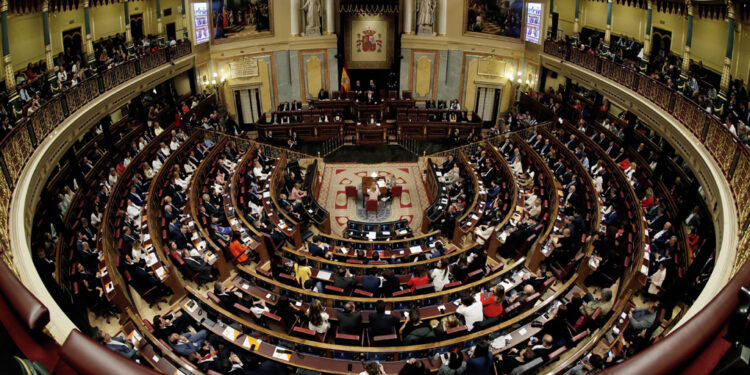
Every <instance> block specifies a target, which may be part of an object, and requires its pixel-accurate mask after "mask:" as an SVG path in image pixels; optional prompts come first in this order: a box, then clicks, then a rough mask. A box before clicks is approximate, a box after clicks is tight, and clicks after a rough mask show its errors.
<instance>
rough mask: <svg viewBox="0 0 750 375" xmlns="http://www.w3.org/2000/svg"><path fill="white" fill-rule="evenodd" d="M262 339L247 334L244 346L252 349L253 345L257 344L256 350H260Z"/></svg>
mask: <svg viewBox="0 0 750 375" xmlns="http://www.w3.org/2000/svg"><path fill="white" fill-rule="evenodd" d="M260 343H261V340H259V339H256V338H255V337H252V336H245V341H244V342H243V343H242V346H244V347H246V348H248V349H250V348H251V347H253V346H255V350H258V349H259V348H260Z"/></svg>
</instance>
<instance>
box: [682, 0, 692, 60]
mask: <svg viewBox="0 0 750 375" xmlns="http://www.w3.org/2000/svg"><path fill="white" fill-rule="evenodd" d="M685 5H686V6H687V33H686V35H685V52H684V53H683V54H682V73H683V74H685V73H687V72H688V71H689V70H690V47H691V45H692V44H693V2H692V1H690V0H686V1H685Z"/></svg>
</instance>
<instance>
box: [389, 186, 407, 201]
mask: <svg viewBox="0 0 750 375" xmlns="http://www.w3.org/2000/svg"><path fill="white" fill-rule="evenodd" d="M403 190H404V187H403V186H401V185H394V186H393V188H391V196H392V197H393V199H396V197H399V198H401V192H402V191H403Z"/></svg>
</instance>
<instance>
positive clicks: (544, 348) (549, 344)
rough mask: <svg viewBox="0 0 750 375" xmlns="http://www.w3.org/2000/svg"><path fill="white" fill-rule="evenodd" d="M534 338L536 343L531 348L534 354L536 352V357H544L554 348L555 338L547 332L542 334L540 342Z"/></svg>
mask: <svg viewBox="0 0 750 375" xmlns="http://www.w3.org/2000/svg"><path fill="white" fill-rule="evenodd" d="M534 339H535V340H534V342H535V343H536V345H534V346H532V347H531V350H532V351H533V352H534V354H536V356H537V357H546V356H548V355H549V354H550V353H552V350H553V349H555V346H554V344H555V343H554V341H555V340H554V339H553V338H552V335H549V334H547V335H544V336H542V342H537V340H538V339H536V338H534Z"/></svg>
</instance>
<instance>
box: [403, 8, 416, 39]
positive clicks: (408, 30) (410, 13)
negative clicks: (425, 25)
mask: <svg viewBox="0 0 750 375" xmlns="http://www.w3.org/2000/svg"><path fill="white" fill-rule="evenodd" d="M413 18H414V0H404V34H407V35H408V34H412V33H413V32H414V29H413V26H414V19H413Z"/></svg>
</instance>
